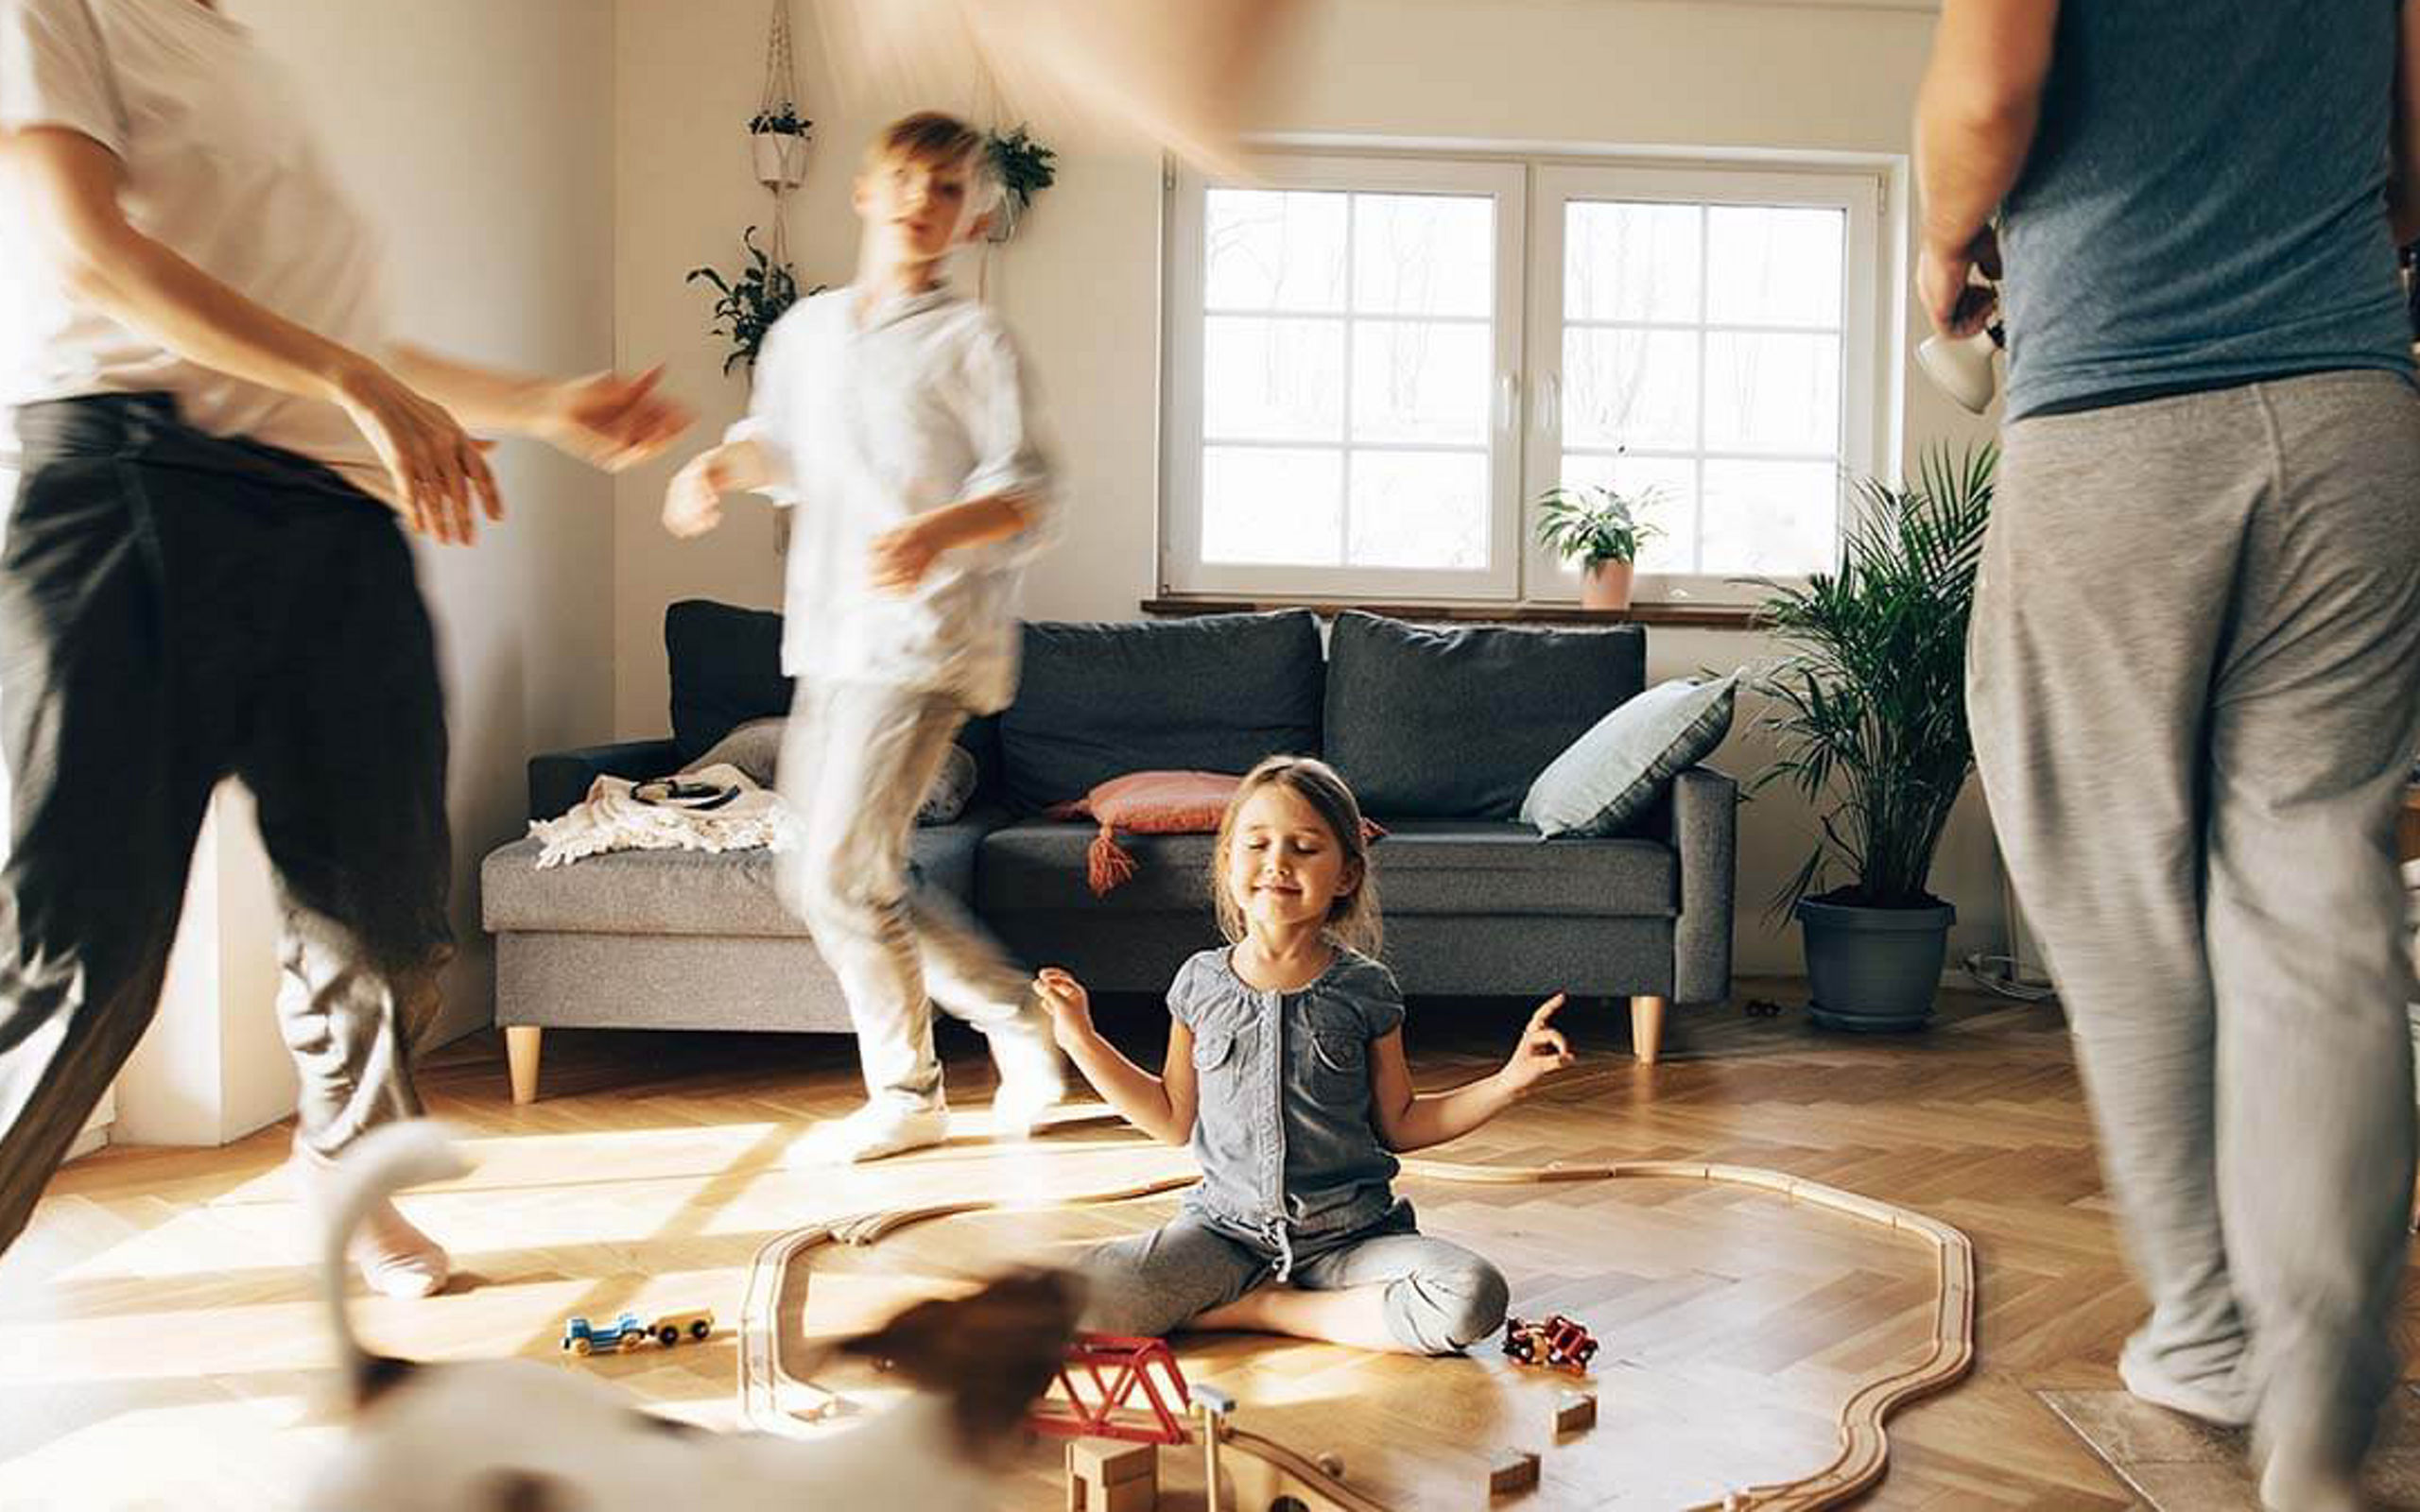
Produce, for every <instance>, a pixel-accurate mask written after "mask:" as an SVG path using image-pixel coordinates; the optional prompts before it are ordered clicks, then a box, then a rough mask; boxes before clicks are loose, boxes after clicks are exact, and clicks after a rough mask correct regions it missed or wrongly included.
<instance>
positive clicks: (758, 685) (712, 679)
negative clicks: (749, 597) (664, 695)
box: [664, 598, 790, 763]
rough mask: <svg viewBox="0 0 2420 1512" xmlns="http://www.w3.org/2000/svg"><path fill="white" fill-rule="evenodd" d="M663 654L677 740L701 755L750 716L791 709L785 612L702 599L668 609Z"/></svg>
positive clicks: (684, 750) (688, 752)
mask: <svg viewBox="0 0 2420 1512" xmlns="http://www.w3.org/2000/svg"><path fill="white" fill-rule="evenodd" d="M664 654H665V658H666V662H667V663H668V668H669V671H670V674H671V681H672V740H673V744H674V745H676V746H678V747H680V751H681V760H682V761H683V762H684V763H686V762H693V761H696V760H697V759H698V758H699V757H700V756H702V755H704V754H705V753H706V751H707V750H708V749H710V748H711V747H713V746H714V744H715V742H717V741H718V740H720V739H722V737H723V736H725V735H727V734H729V733H731V731H732V730H734V729H735V728H737V727H738V726H739V725H742V724H744V723H746V722H747V721H749V720H751V719H764V718H767V717H769V716H772V715H776V714H786V713H789V712H790V679H787V678H785V677H783V676H782V617H781V616H780V615H779V614H777V613H774V612H773V611H772V610H761V609H735V608H734V607H733V606H731V605H729V604H717V603H713V602H711V601H710V600H707V599H702V598H688V599H683V600H682V601H681V602H679V603H677V604H674V605H673V606H671V607H670V608H669V609H666V610H665V611H664Z"/></svg>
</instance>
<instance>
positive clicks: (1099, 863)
mask: <svg viewBox="0 0 2420 1512" xmlns="http://www.w3.org/2000/svg"><path fill="white" fill-rule="evenodd" d="M1084 860H1085V862H1086V866H1085V868H1084V880H1085V881H1086V882H1089V883H1090V884H1092V889H1093V896H1094V897H1096V898H1106V897H1108V896H1109V895H1110V893H1111V892H1112V891H1113V890H1115V888H1118V887H1122V886H1124V885H1126V884H1128V883H1130V882H1132V881H1133V880H1134V858H1133V856H1132V855H1131V854H1129V853H1128V852H1127V850H1126V848H1125V847H1124V846H1122V845H1119V844H1118V843H1117V832H1116V831H1115V830H1114V829H1112V828H1111V827H1110V826H1108V825H1106V824H1104V825H1102V826H1101V827H1100V833H1098V834H1097V835H1095V836H1094V837H1093V843H1092V846H1091V848H1090V849H1088V850H1086V851H1085V852H1084Z"/></svg>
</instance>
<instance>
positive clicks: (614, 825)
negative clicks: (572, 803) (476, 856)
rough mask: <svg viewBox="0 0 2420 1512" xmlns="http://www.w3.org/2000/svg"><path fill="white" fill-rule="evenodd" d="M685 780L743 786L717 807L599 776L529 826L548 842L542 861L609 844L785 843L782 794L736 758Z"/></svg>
mask: <svg viewBox="0 0 2420 1512" xmlns="http://www.w3.org/2000/svg"><path fill="white" fill-rule="evenodd" d="M683 781H685V782H715V783H719V784H722V785H724V786H728V787H735V788H737V789H738V790H739V792H738V796H737V797H735V798H734V799H731V800H730V801H729V802H726V803H723V804H720V805H718V806H717V807H714V808H699V807H695V806H693V805H687V804H683V803H678V802H675V803H642V802H640V801H639V799H637V798H636V797H634V796H633V795H632V789H634V788H636V787H637V786H639V785H640V784H638V783H635V782H630V781H628V780H626V779H623V778H619V777H600V778H598V779H597V780H596V782H594V783H592V784H591V785H590V786H589V789H588V797H587V798H585V799H581V800H580V802H579V804H578V805H577V806H576V807H574V808H573V809H572V810H571V811H570V812H569V813H567V814H565V815H563V816H562V817H561V818H554V819H538V820H535V821H533V822H532V823H531V824H530V826H529V833H531V834H533V835H535V836H537V838H538V839H540V840H542V841H544V842H545V849H544V851H541V852H540V853H539V856H538V865H539V866H540V867H541V868H545V867H560V866H562V865H563V864H564V863H566V862H571V861H578V860H579V859H581V858H582V857H584V856H594V855H602V854H604V853H605V852H606V851H753V850H757V849H760V848H764V849H770V850H774V851H779V850H781V849H782V845H783V832H784V829H785V826H784V823H783V812H784V811H783V809H782V806H781V799H778V798H775V797H774V796H773V795H772V794H771V793H770V792H769V791H767V790H766V789H764V788H762V787H759V786H757V785H756V784H755V783H754V782H751V781H750V780H749V778H748V775H747V774H746V773H745V772H742V771H741V770H740V769H739V768H738V767H736V766H730V765H714V766H708V767H705V768H702V769H701V770H699V771H695V772H686V773H683Z"/></svg>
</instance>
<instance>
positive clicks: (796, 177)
mask: <svg viewBox="0 0 2420 1512" xmlns="http://www.w3.org/2000/svg"><path fill="white" fill-rule="evenodd" d="M814 126H815V123H814V122H813V121H810V120H808V119H807V118H806V117H805V116H804V115H801V114H800V113H799V110H798V81H797V69H796V68H795V67H794V66H793V65H792V63H791V61H790V14H789V0H773V19H772V21H771V23H770V24H769V26H768V28H767V31H766V36H765V88H764V93H763V94H761V95H760V96H759V97H758V100H757V104H756V113H755V115H754V116H753V117H752V118H751V119H750V120H749V123H748V154H749V161H750V163H751V165H752V167H753V168H754V170H755V173H756V181H757V182H758V183H761V184H763V185H764V186H765V187H766V188H768V189H770V190H771V191H773V193H774V194H775V195H776V196H778V195H780V194H782V193H783V192H784V191H786V190H789V189H795V188H797V187H798V186H799V185H800V184H802V183H804V182H805V181H806V143H807V133H808V132H809V131H810V130H812V129H813V128H814Z"/></svg>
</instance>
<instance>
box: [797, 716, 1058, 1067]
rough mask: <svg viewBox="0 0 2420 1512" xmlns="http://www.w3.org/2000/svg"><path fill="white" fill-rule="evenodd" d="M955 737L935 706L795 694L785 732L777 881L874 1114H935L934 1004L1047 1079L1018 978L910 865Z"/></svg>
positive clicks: (1042, 1049)
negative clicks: (888, 1104) (786, 843)
mask: <svg viewBox="0 0 2420 1512" xmlns="http://www.w3.org/2000/svg"><path fill="white" fill-rule="evenodd" d="M965 723H966V710H965V709H964V707H963V706H961V705H960V704H959V702H958V701H957V700H956V699H954V698H950V697H947V696H942V695H939V694H929V693H917V692H912V691H909V690H908V689H904V688H896V687H890V686H886V685H883V684H879V683H859V682H836V683H822V684H818V683H813V682H808V681H804V680H802V681H801V682H800V683H799V686H798V693H797V696H796V699H795V702H794V706H793V708H792V710H791V714H790V720H789V725H788V728H787V730H785V731H784V732H783V739H782V758H781V766H780V772H779V776H778V782H779V785H780V788H781V794H782V801H783V805H784V807H785V808H787V810H788V811H789V814H790V816H791V820H792V823H793V825H794V827H795V831H794V834H793V836H792V843H791V845H790V847H789V848H788V849H787V850H786V851H783V852H782V853H781V854H780V855H779V856H778V857H776V860H775V867H774V874H775V878H776V881H777V885H779V887H780V890H781V895H782V900H783V902H785V903H786V904H787V906H788V907H789V909H790V910H791V912H793V913H795V914H797V915H798V916H799V918H801V919H804V921H805V923H806V926H807V929H808V931H809V933H811V934H812V935H813V936H815V946H816V949H817V951H818V952H820V953H821V955H822V956H823V960H824V964H825V965H827V966H829V967H831V968H832V974H833V975H834V976H836V977H838V978H839V982H840V990H841V992H842V994H843V995H844V996H845V997H846V998H847V999H848V1003H849V1020H850V1022H852V1023H853V1024H855V1025H856V1031H857V1057H858V1060H859V1063H860V1064H861V1066H862V1067H863V1070H864V1073H865V1084H866V1095H867V1096H868V1097H870V1098H873V1099H874V1100H876V1101H884V1100H890V1101H894V1102H898V1103H902V1104H905V1105H907V1106H908V1107H912V1108H939V1107H941V1106H942V1066H941V1061H940V1060H939V1059H938V1058H937V1057H935V1056H934V1054H933V1012H932V1005H933V1004H934V1003H937V1002H938V1003H939V1004H941V1005H942V1007H944V1008H947V1009H948V1010H949V1011H950V1013H951V1014H952V1015H954V1016H956V1017H957V1018H959V1019H962V1020H964V1021H965V1022H968V1023H970V1024H973V1025H974V1026H975V1027H976V1028H977V1029H980V1030H981V1031H983V1033H984V1034H985V1035H987V1036H988V1037H990V1039H991V1040H992V1042H993V1051H994V1055H995V1056H999V1055H1001V1054H1002V1052H1003V1051H1004V1050H1005V1051H1007V1052H1008V1053H1009V1055H1010V1056H1011V1057H1015V1056H1016V1055H1017V1054H1019V1053H1022V1055H1023V1056H1024V1057H1025V1059H1026V1060H1027V1062H1028V1063H1055V1057H1056V1055H1057V1052H1056V1051H1055V1050H1054V1049H1053V1048H1052V1046H1051V1042H1050V1027H1049V1021H1048V1019H1047V1018H1046V1016H1045V1015H1044V1013H1043V1010H1042V1007H1041V1005H1040V1004H1039V1003H1037V1002H1036V1001H1035V999H1034V996H1033V991H1032V977H1031V975H1030V974H1029V973H1028V972H1025V971H1019V970H1018V969H1017V967H1016V966H1015V965H1014V963H1012V962H1011V960H1010V959H1009V956H1008V953H1007V952H1006V951H1004V950H1002V949H1001V948H1000V945H999V942H998V941H997V940H995V939H994V938H993V937H992V936H991V934H990V933H989V932H988V931H986V930H985V929H984V928H983V926H982V925H981V924H979V923H977V921H976V920H975V919H974V918H973V917H972V916H971V915H969V914H968V913H967V911H966V910H965V909H964V908H963V907H961V906H959V902H958V900H957V899H955V898H953V897H951V896H950V895H949V894H948V893H947V892H945V891H944V890H942V889H941V888H939V887H935V886H932V885H928V884H927V883H925V880H924V879H923V878H922V877H921V876H919V875H918V874H917V872H916V869H915V867H914V865H913V864H912V861H911V859H910V856H909V845H910V842H911V841H912V840H913V839H914V837H915V833H916V811H917V810H918V809H919V808H921V807H923V806H924V801H925V794H926V793H927V792H928V791H930V789H931V787H932V785H933V780H934V778H935V777H936V776H937V775H938V774H939V773H940V771H941V768H942V762H943V761H944V760H945V759H947V757H948V755H949V747H950V742H951V741H952V739H953V738H954V737H956V735H957V734H958V731H959V727H960V726H962V725H964V724H965Z"/></svg>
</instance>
